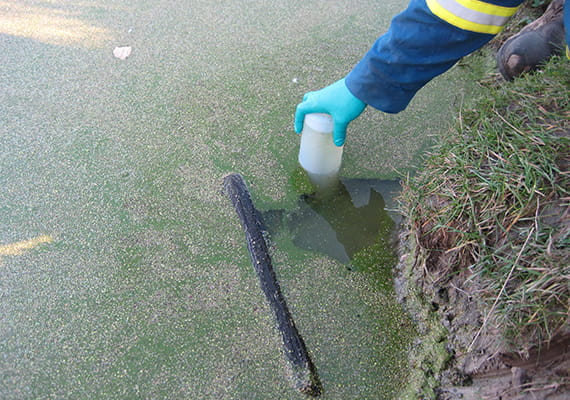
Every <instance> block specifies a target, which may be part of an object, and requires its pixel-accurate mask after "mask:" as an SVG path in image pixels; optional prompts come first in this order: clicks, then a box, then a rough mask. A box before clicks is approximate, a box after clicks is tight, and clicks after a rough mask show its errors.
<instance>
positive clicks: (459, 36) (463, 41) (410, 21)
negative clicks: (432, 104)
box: [345, 0, 570, 113]
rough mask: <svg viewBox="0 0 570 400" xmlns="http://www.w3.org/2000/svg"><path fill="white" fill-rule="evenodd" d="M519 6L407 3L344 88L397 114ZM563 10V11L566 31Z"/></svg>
mask: <svg viewBox="0 0 570 400" xmlns="http://www.w3.org/2000/svg"><path fill="white" fill-rule="evenodd" d="M522 2H523V0H485V1H480V0H412V1H411V2H410V4H409V6H408V8H407V9H406V10H405V11H403V12H402V13H400V14H398V15H397V16H395V17H394V19H393V20H392V23H391V25H390V29H389V30H388V32H387V33H386V34H384V35H382V36H381V37H380V38H379V39H378V40H377V41H376V42H375V43H374V45H373V46H372V48H371V49H370V50H369V51H368V53H366V55H365V56H364V57H363V58H362V60H361V61H360V62H359V63H358V64H357V65H356V66H355V67H354V69H353V70H352V71H351V72H350V73H349V74H348V75H347V77H346V80H345V82H346V86H347V87H348V89H349V90H350V92H352V94H353V95H354V96H356V97H357V98H359V99H360V100H362V101H363V102H364V103H366V104H368V105H371V106H372V107H374V108H377V109H379V110H381V111H384V112H387V113H397V112H400V111H402V110H403V109H404V108H406V106H407V105H408V103H409V102H410V101H411V99H412V98H413V97H414V95H415V94H416V92H417V91H418V90H419V89H420V88H422V87H423V86H424V85H425V84H426V83H428V82H429V81H430V80H431V79H433V78H434V77H436V76H438V75H440V74H442V73H444V72H445V71H447V70H448V69H449V68H451V67H452V66H453V65H454V64H455V63H456V62H457V61H458V60H459V59H460V58H462V57H464V56H466V55H467V54H470V53H472V52H473V51H475V50H477V49H479V48H480V47H482V46H483V45H484V44H486V43H487V42H489V41H490V40H491V39H492V38H493V37H494V36H495V35H496V34H497V33H499V32H500V31H501V30H502V28H503V26H504V25H505V24H506V23H507V21H508V19H509V17H511V16H512V15H513V14H514V13H515V12H516V10H517V8H518V6H519V5H520V4H521V3H522ZM569 10H570V7H565V10H564V16H565V21H566V22H567V24H566V26H570V15H569ZM569 31H570V29H566V40H567V42H568V40H569V36H570V35H569Z"/></svg>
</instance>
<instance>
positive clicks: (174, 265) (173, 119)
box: [0, 0, 453, 399]
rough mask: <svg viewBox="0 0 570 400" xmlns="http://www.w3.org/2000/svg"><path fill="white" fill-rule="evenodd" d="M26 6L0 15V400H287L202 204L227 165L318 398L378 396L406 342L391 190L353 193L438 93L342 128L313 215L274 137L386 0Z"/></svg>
mask: <svg viewBox="0 0 570 400" xmlns="http://www.w3.org/2000/svg"><path fill="white" fill-rule="evenodd" d="M45 4H46V2H43V1H35V0H25V1H21V2H17V3H14V4H12V3H7V5H4V6H3V7H2V8H0V20H2V21H9V22H10V23H7V24H3V25H0V51H1V52H2V54H3V57H4V60H5V62H4V63H3V69H2V73H0V80H1V82H0V87H2V88H3V90H1V91H0V171H1V174H0V187H1V188H2V190H1V191H0V211H1V212H0V249H2V251H4V253H3V254H0V293H2V301H1V302H0V354H1V357H0V398H2V399H32V398H34V399H41V398H62V399H64V398H65V399H67V398H69V399H72V398H100V399H111V398H116V399H131V398H175V399H181V398H185V399H294V398H302V397H303V396H302V395H300V394H298V393H297V392H296V391H295V389H294V388H293V387H292V385H291V381H290V373H289V371H288V370H287V367H286V362H285V361H284V358H283V354H282V352H281V346H282V344H281V343H280V341H281V339H280V337H279V335H278V333H277V332H276V329H275V322H274V320H273V316H272V315H271V312H270V309H269V308H268V305H267V304H266V301H265V299H264V296H263V294H262V293H261V291H260V288H259V284H258V280H257V277H256V276H255V273H254V271H253V269H252V266H251V263H250V260H249V256H248V253H247V249H246V246H245V243H244V240H243V233H242V231H241V227H240V226H239V223H238V221H237V219H236V217H235V214H234V212H233V210H232V207H231V205H230V204H229V203H228V201H227V199H226V198H225V197H224V196H223V195H222V194H221V182H222V178H223V176H225V175H227V174H228V173H230V172H238V173H241V174H242V175H243V176H244V177H245V178H246V180H247V182H248V185H249V187H250V190H251V192H252V196H253V198H254V199H253V200H254V203H255V204H256V205H257V206H258V208H259V209H260V210H261V211H262V212H266V213H268V219H269V220H270V221H275V224H274V225H273V231H274V232H272V234H271V239H272V241H273V243H274V244H273V247H272V249H271V250H272V258H273V262H274V265H275V269H276V271H277V274H278V278H279V280H280V284H281V288H282V290H283V292H284V296H285V297H286V299H287V302H288V305H289V307H290V309H291V313H292V314H293V315H294V318H295V321H296V323H297V325H298V328H299V330H300V333H301V335H302V336H303V338H304V340H305V342H306V344H307V347H308V349H309V351H310V353H311V357H312V359H313V360H314V362H315V365H316V369H317V372H318V374H319V377H320V379H321V382H322V385H323V395H322V397H323V398H329V399H375V398H380V399H389V398H391V397H394V396H396V393H397V392H398V389H399V388H400V386H401V384H402V382H404V381H405V380H406V376H407V371H405V365H406V363H405V362H406V350H407V347H408V344H409V341H410V336H413V329H412V326H411V323H410V321H409V319H408V318H407V317H406V315H405V314H404V313H403V312H402V310H401V307H400V306H399V305H398V304H397V303H396V301H395V298H394V293H393V289H392V283H391V282H392V281H391V271H390V268H391V266H392V264H393V262H394V260H393V255H392V254H391V251H388V252H386V249H389V248H390V247H389V246H388V245H387V243H386V242H385V241H388V242H389V236H390V235H389V234H388V233H387V232H389V231H390V230H391V229H392V226H393V221H392V220H391V219H390V217H389V216H387V215H385V214H386V213H385V212H384V211H383V208H382V203H383V202H386V201H387V199H388V197H387V196H385V195H384V193H383V192H382V190H380V189H378V190H376V189H374V187H376V186H375V185H376V184H375V183H374V182H376V181H366V180H367V179H369V178H374V179H379V178H381V179H394V178H395V176H396V175H397V173H396V171H398V173H400V172H405V171H409V170H411V169H413V164H414V162H415V160H417V157H418V154H420V153H421V152H422V151H423V149H424V148H425V147H426V146H427V144H428V143H429V140H430V138H429V136H430V135H431V134H433V133H434V132H437V130H438V129H440V128H441V123H442V122H441V121H444V120H447V118H448V110H449V107H448V104H449V103H451V101H452V100H453V99H452V98H450V95H449V91H448V90H445V89H444V87H443V86H444V84H443V82H441V83H437V82H436V83H434V84H433V85H432V87H431V88H430V90H429V96H428V92H425V93H424V94H420V95H419V97H418V98H417V101H415V102H414V103H413V104H412V106H411V107H410V111H408V112H406V113H403V114H400V115H397V116H387V115H383V114H382V113H378V112H374V111H373V110H370V111H367V112H366V113H365V114H364V115H363V116H362V117H361V118H360V119H359V120H358V121H357V122H355V123H353V124H352V125H351V129H350V132H349V137H348V140H347V145H346V147H345V152H344V166H343V169H342V170H341V175H342V176H343V177H346V179H344V178H343V181H342V182H343V187H342V189H341V191H340V192H339V193H337V195H336V196H337V197H336V199H337V201H335V202H332V203H331V202H330V201H329V200H327V199H326V198H324V199H323V198H318V197H314V196H311V194H312V193H311V192H310V191H307V190H304V189H299V186H298V183H299V182H298V181H299V179H298V172H297V168H298V166H297V151H298V145H299V137H298V136H297V135H295V134H294V133H293V127H292V125H293V110H294V107H295V105H296V104H297V103H298V101H300V99H301V98H302V95H303V93H304V92H306V91H308V90H313V89H316V88H319V87H322V86H324V85H326V84H328V83H330V82H332V81H334V80H336V79H339V78H341V77H342V76H343V75H344V74H345V73H346V72H348V70H349V69H350V68H351V67H352V65H353V64H354V63H355V62H356V60H357V59H359V57H360V56H361V55H362V54H363V53H364V52H365V51H366V50H367V49H368V47H369V46H370V44H371V43H372V42H373V40H374V39H375V38H376V36H377V35H378V34H379V33H380V32H383V31H385V30H386V29H387V27H388V23H389V20H390V18H391V17H392V15H394V14H395V13H396V12H397V11H400V10H401V9H403V7H404V6H405V4H404V2H400V1H394V2H391V3H386V2H380V1H373V2H370V1H354V2H350V4H347V3H346V2H344V1H327V2H321V1H306V0H303V1H300V0H299V1H291V2H286V3H275V2H270V1H267V0H253V1H249V2H237V1H235V2H232V1H207V2H206V1H193V0H192V1H191V0H186V1H180V2H168V1H165V0H158V1H153V2H150V1H146V0H136V1H123V0H120V1H117V0H113V1H110V0H102V1H98V2H96V4H95V2H69V1H63V0H61V1H60V0H53V1H50V2H49V7H47V6H46V5H45ZM30 27H35V28H34V29H31V28H30ZM62 27H64V28H66V29H59V28H62ZM56 28H57V29H56ZM124 45H129V46H131V47H132V50H133V51H132V54H131V56H130V57H129V58H127V59H126V60H119V59H116V58H114V57H113V54H112V52H113V49H114V48H115V47H116V46H124ZM449 77H450V75H448V77H447V78H448V79H449ZM446 85H447V83H446ZM433 93H441V94H442V96H433V95H432V94H433ZM443 94H445V95H443ZM446 96H447V97H446ZM428 111H429V118H427V117H426V114H427V113H428ZM418 132H422V135H420V136H421V137H420V138H419V135H418ZM304 195H305V196H304ZM303 196H304V197H303ZM381 197H382V198H381ZM365 204H368V205H369V206H366V205H365ZM269 214H272V215H273V220H271V219H270V218H269ZM380 214H382V215H380ZM365 228H366V229H368V231H366V229H365ZM359 229H364V231H363V232H359V231H358V230H359ZM46 237H49V238H50V240H44V239H42V238H46ZM318 238H322V239H323V240H322V241H321V242H319V241H318V240H317V239H318ZM383 238H384V239H383ZM365 240H366V242H365ZM14 249H18V250H17V251H15V250H14ZM351 258H352V259H353V261H354V262H352V263H349V262H348V261H347V260H349V259H351ZM384 261H386V262H384Z"/></svg>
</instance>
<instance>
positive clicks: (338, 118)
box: [295, 78, 366, 147]
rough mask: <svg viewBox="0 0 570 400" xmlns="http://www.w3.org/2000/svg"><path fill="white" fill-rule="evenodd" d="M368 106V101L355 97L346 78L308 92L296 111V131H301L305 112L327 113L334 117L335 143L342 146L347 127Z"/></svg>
mask: <svg viewBox="0 0 570 400" xmlns="http://www.w3.org/2000/svg"><path fill="white" fill-rule="evenodd" d="M365 108H366V103H364V102H363V101H361V100H360V99H358V98H357V97H355V96H354V95H353V94H352V93H350V91H349V90H348V88H347V87H346V83H345V82H344V78H342V79H341V80H339V81H336V82H335V83H333V84H332V85H330V86H327V87H325V88H323V89H321V90H317V91H315V92H308V93H306V94H305V96H303V101H302V102H301V103H300V104H299V105H298V106H297V110H296V111H295V132H297V133H301V131H302V130H303V121H304V120H305V114H311V113H325V114H330V115H332V117H333V123H334V128H333V139H334V144H336V145H337V146H339V147H340V146H342V145H343V144H344V139H345V138H346V128H347V126H348V124H349V123H350V122H352V121H353V120H354V119H356V118H358V116H359V115H360V114H362V112H363V111H364V109H365Z"/></svg>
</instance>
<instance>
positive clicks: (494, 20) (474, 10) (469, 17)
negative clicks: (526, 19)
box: [426, 0, 518, 35]
mask: <svg viewBox="0 0 570 400" xmlns="http://www.w3.org/2000/svg"><path fill="white" fill-rule="evenodd" d="M426 2H427V5H428V7H429V9H430V11H431V12H432V13H433V14H434V15H437V16H438V17H439V18H441V19H443V20H444V21H446V22H448V23H450V24H451V25H453V26H456V27H458V28H461V29H464V30H467V31H472V32H478V33H489V34H492V35H496V34H497V33H499V32H501V30H502V29H503V26H504V25H505V24H506V23H507V21H508V19H509V17H510V16H512V15H513V14H514V13H515V12H516V11H517V8H518V7H502V6H496V5H494V4H489V3H484V2H482V1H479V0H426Z"/></svg>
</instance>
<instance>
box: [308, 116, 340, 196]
mask: <svg viewBox="0 0 570 400" xmlns="http://www.w3.org/2000/svg"><path fill="white" fill-rule="evenodd" d="M332 133H333V119H332V117H331V116H330V115H329V114H320V113H315V114H307V115H305V121H304V124H303V131H302V133H301V147H300V148H299V163H300V164H301V166H302V167H303V168H304V169H305V171H307V174H308V175H309V178H310V179H311V180H312V181H313V183H315V184H317V185H320V186H322V185H326V184H327V183H328V182H331V181H333V180H334V179H335V178H336V177H337V175H338V172H339V170H340V165H341V162H342V150H343V147H339V146H336V145H335V144H334V141H333V135H332Z"/></svg>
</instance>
